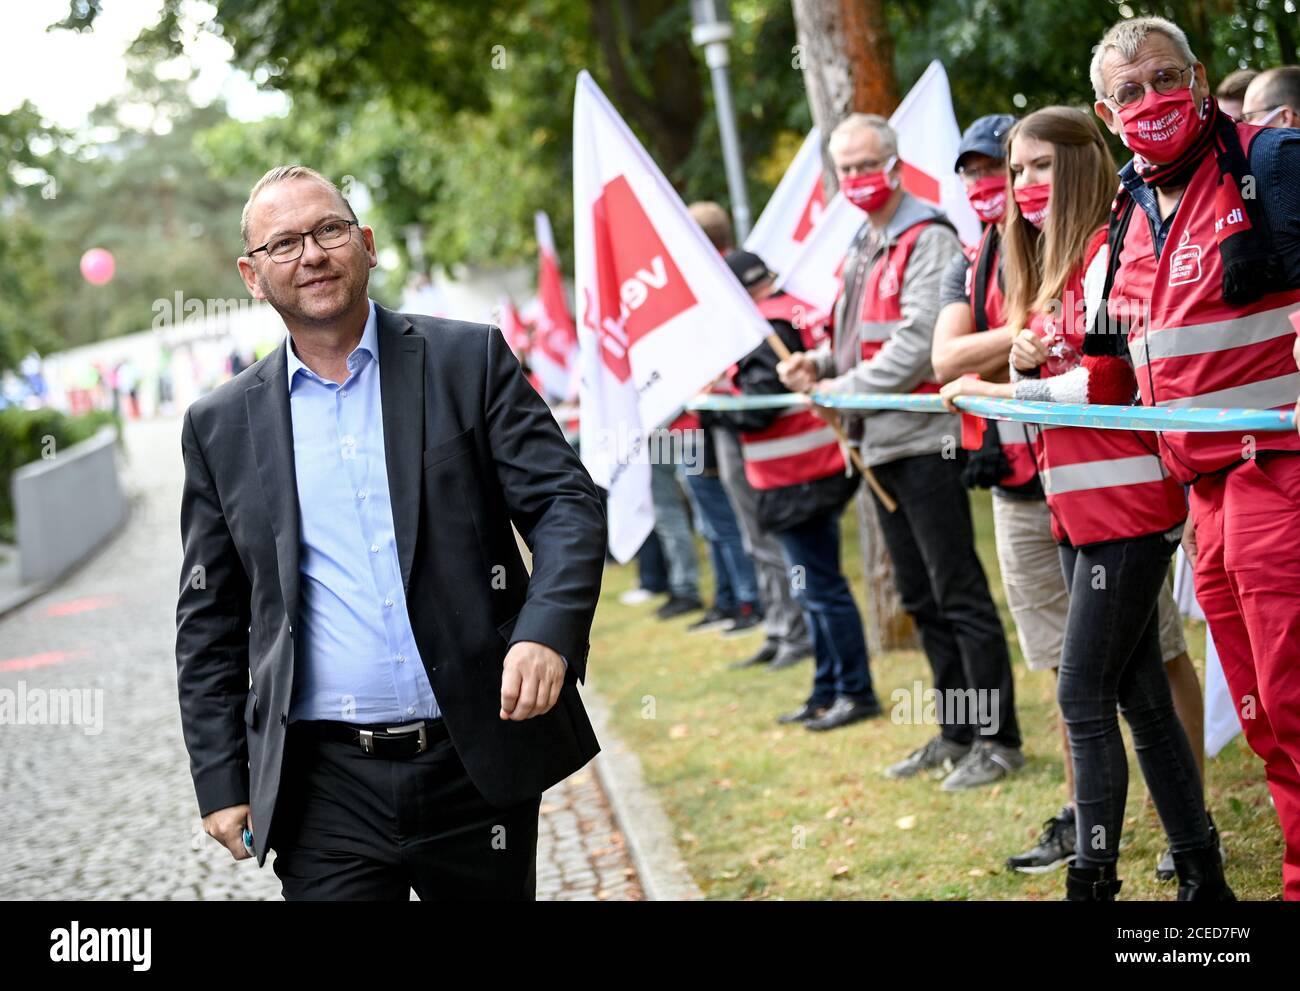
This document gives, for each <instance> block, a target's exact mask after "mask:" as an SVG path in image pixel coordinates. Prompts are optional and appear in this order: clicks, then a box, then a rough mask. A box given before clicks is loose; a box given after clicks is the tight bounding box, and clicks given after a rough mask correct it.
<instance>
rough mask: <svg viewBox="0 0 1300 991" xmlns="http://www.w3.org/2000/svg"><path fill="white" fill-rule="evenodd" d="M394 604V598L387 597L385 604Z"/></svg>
mask: <svg viewBox="0 0 1300 991" xmlns="http://www.w3.org/2000/svg"><path fill="white" fill-rule="evenodd" d="M392 604H393V600H392V599H385V600H384V605H386V606H391V605H392Z"/></svg>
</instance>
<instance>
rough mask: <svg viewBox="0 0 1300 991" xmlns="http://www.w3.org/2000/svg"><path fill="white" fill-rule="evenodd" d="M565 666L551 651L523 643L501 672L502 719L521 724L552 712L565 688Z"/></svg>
mask: <svg viewBox="0 0 1300 991" xmlns="http://www.w3.org/2000/svg"><path fill="white" fill-rule="evenodd" d="M564 673H565V664H564V658H562V657H561V656H560V655H559V654H557V653H556V652H555V651H553V650H551V648H550V647H547V646H545V645H544V644H540V643H533V642H532V641H530V640H520V641H519V642H518V643H517V644H515V645H514V646H513V647H511V648H510V650H509V651H508V652H507V653H506V662H505V669H504V670H503V671H502V672H501V718H502V719H511V720H514V721H516V722H520V721H522V720H525V719H531V718H533V716H541V715H544V714H545V713H547V712H550V711H551V708H552V707H553V706H554V705H555V703H556V701H557V700H558V699H559V697H560V689H561V688H563V687H564Z"/></svg>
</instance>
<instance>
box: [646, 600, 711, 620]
mask: <svg viewBox="0 0 1300 991" xmlns="http://www.w3.org/2000/svg"><path fill="white" fill-rule="evenodd" d="M703 608H704V603H703V602H701V601H700V600H699V599H696V598H693V597H688V596H684V595H674V596H672V597H671V598H669V600H668V601H667V602H665V603H664V604H663V605H662V606H660V607H659V608H658V609H656V610H655V615H656V616H658V617H659V618H660V619H676V618H677V617H678V616H685V615H686V614H687V613H688V612H695V611H696V610H698V609H703Z"/></svg>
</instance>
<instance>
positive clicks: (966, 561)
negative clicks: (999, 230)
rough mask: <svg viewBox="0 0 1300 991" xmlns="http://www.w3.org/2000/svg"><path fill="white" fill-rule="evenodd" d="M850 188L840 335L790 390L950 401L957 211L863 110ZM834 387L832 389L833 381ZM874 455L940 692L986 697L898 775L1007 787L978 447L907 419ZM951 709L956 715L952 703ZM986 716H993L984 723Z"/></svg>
mask: <svg viewBox="0 0 1300 991" xmlns="http://www.w3.org/2000/svg"><path fill="white" fill-rule="evenodd" d="M829 151H830V156H831V159H832V160H833V161H834V163H835V173H836V176H837V177H838V179H839V182H840V191H841V192H842V193H843V194H844V196H845V197H846V198H847V199H848V200H849V201H850V202H852V203H854V204H856V205H857V206H858V207H860V208H861V209H862V210H864V211H865V212H866V215H867V216H866V223H864V224H863V225H862V228H861V230H860V231H859V232H858V234H857V235H856V236H855V237H854V239H853V242H852V244H851V245H850V247H849V252H848V255H847V256H846V257H845V259H844V268H843V284H842V286H841V289H840V295H839V298H838V299H837V300H836V303H835V310H834V320H835V337H834V345H833V349H832V345H831V344H829V343H828V344H824V345H823V346H822V347H821V348H820V349H819V350H817V351H814V352H802V353H799V354H796V355H794V356H792V357H791V358H790V359H788V360H787V361H784V362H782V363H781V365H780V367H779V372H780V375H781V380H782V381H783V382H784V383H785V385H786V388H789V389H794V390H796V391H801V392H808V391H812V390H813V389H816V390H817V391H819V392H845V393H852V392H899V393H938V391H939V383H938V381H937V380H936V379H935V374H934V369H933V368H932V367H931V364H930V350H931V344H932V341H933V337H934V324H935V320H936V319H937V318H938V313H939V287H940V282H941V281H942V278H943V274H944V272H945V271H946V270H947V268H948V266H949V264H950V263H951V262H952V260H953V259H954V258H956V257H957V256H958V255H960V254H961V242H960V241H959V240H958V239H957V235H956V233H955V232H954V230H953V228H952V225H951V224H950V223H949V221H948V218H947V217H945V216H944V214H943V213H942V212H941V211H940V210H938V209H936V208H935V207H932V206H930V205H928V204H926V203H923V202H921V201H920V200H919V199H916V198H915V197H913V196H911V195H910V194H908V193H907V192H906V191H905V190H904V189H903V186H902V163H901V162H900V161H899V158H898V138H897V136H896V135H895V134H894V130H893V128H891V127H890V126H889V122H888V121H886V120H885V119H884V118H883V117H879V116H876V115H874V114H850V115H849V116H848V117H846V118H845V119H844V120H843V121H842V122H841V123H840V124H839V126H838V127H836V128H835V130H834V131H833V132H831V136H830V142H829ZM819 380H820V381H819ZM855 426H860V429H861V440H862V458H863V461H864V462H865V463H866V465H867V466H868V467H870V468H871V469H872V470H873V471H874V473H875V475H876V477H877V480H878V481H879V483H880V484H881V485H882V486H883V487H884V489H885V490H886V491H887V492H889V493H890V494H891V495H892V496H893V497H894V499H895V500H896V501H897V503H898V508H897V509H896V510H895V511H893V512H890V511H888V510H887V509H886V508H885V506H884V504H883V503H881V502H880V500H879V499H878V498H877V497H876V496H875V495H874V494H871V495H868V494H866V492H865V490H864V491H863V493H862V494H861V495H860V496H859V503H858V507H859V511H860V514H861V515H862V517H863V518H865V514H866V513H867V512H870V511H871V508H870V506H871V503H873V502H874V503H875V512H876V513H877V515H878V517H879V519H880V526H881V530H882V531H883V533H884V537H885V543H886V545H887V546H888V548H889V555H890V557H891V558H892V559H893V563H894V578H895V581H896V583H897V585H898V592H899V596H900V598H901V599H902V601H903V608H904V609H905V610H907V612H908V613H910V614H911V615H912V617H913V618H914V619H915V620H916V624H917V627H918V628H919V630H920V634H921V643H922V646H923V647H924V648H925V654H926V658H927V659H928V660H929V662H930V668H931V671H932V672H933V677H934V687H935V689H936V690H937V691H939V692H942V693H944V697H945V698H951V697H957V696H951V695H949V694H947V693H949V692H961V693H965V695H966V697H969V698H974V699H977V700H979V704H978V705H972V706H970V707H968V708H969V709H973V710H977V712H968V713H967V715H966V718H958V719H951V720H949V721H947V722H943V723H942V724H941V725H940V727H939V729H940V732H939V733H938V734H937V735H936V736H935V737H934V738H933V739H932V740H930V741H929V742H928V743H926V744H925V745H924V746H922V747H920V748H919V749H917V750H915V751H913V752H912V753H911V754H909V755H908V756H907V757H906V758H905V759H903V760H902V761H899V762H898V763H897V764H894V765H893V766H891V767H890V768H889V769H888V770H887V771H886V774H888V775H889V776H890V777H893V778H906V777H913V776H915V775H918V774H922V773H930V772H932V771H934V770H936V769H939V768H944V769H948V768H951V773H949V774H948V775H947V777H946V778H945V779H944V782H943V784H942V786H941V787H942V788H943V790H945V791H955V790H958V789H963V788H973V787H977V786H979V785H987V784H990V783H992V782H994V781H997V780H999V779H1001V778H1003V777H1005V776H1006V775H1008V774H1011V773H1013V772H1015V771H1017V770H1019V769H1020V768H1021V767H1022V766H1024V762H1025V759H1024V756H1023V755H1022V754H1021V752H1020V728H1019V726H1018V724H1017V722H1016V710H1015V699H1014V694H1013V692H1014V688H1013V683H1012V678H1011V657H1010V653H1009V652H1008V650H1007V640H1006V633H1005V631H1004V630H1003V628H1002V621H1001V619H1000V618H999V617H998V612H997V608H996V607H995V606H994V605H993V598H992V596H991V595H990V594H989V586H988V578H987V576H986V575H985V574H984V567H983V565H982V564H980V559H979V556H978V555H977V554H976V553H975V535H974V529H973V527H972V525H971V512H970V500H969V497H968V495H967V493H966V488H965V486H964V485H963V484H962V480H961V473H962V465H963V463H964V461H965V452H964V451H962V450H960V448H959V446H958V425H957V421H956V418H955V417H954V416H950V415H936V414H933V413H905V412H898V411H893V410H888V411H877V412H871V413H868V414H866V415H865V416H862V417H861V418H860V419H859V420H858V421H857V422H856V423H855ZM941 708H942V707H941ZM981 716H983V717H986V718H984V719H982V720H981V718H980V717H981Z"/></svg>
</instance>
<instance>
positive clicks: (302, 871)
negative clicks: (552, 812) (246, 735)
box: [271, 723, 541, 901]
mask: <svg viewBox="0 0 1300 991" xmlns="http://www.w3.org/2000/svg"><path fill="white" fill-rule="evenodd" d="M280 782H281V783H280V797H279V799H278V800H277V804H276V819H275V824H274V826H273V827H272V836H271V848H272V849H273V850H274V851H275V861H274V867H275V873H276V875H277V876H278V877H279V878H280V883H281V885H282V886H283V891H284V897H285V900H286V901H314V900H340V901H343V900H366V901H381V900H382V901H407V900H409V899H410V893H411V889H412V888H414V889H415V893H416V894H417V895H419V897H420V900H421V901H436V900H440V899H454V900H458V901H463V900H474V899H495V900H515V901H530V900H532V899H533V898H534V897H535V896H536V887H537V885H536V877H537V874H536V865H537V816H538V809H539V806H540V803H541V796H540V795H539V796H538V797H537V798H535V799H530V800H528V801H525V802H522V803H520V804H519V805H516V806H511V807H510V808H506V809H500V808H497V807H495V806H493V805H489V804H488V802H487V801H486V800H485V799H484V798H483V796H482V795H481V794H480V793H479V791H478V789H477V788H475V787H474V784H473V782H471V781H470V779H469V776H468V775H467V774H466V773H465V767H464V765H463V764H461V761H460V758H459V757H458V756H457V754H456V750H455V748H454V747H453V746H452V743H451V740H450V738H448V737H447V736H446V735H445V734H439V735H438V736H437V738H436V739H431V741H430V746H429V749H428V750H426V751H425V752H424V753H422V754H417V755H415V756H414V757H410V758H406V759H400V760H392V759H387V758H383V757H372V756H370V755H368V754H366V753H365V752H363V751H362V750H361V748H360V747H359V746H356V745H354V744H350V743H343V742H335V741H326V740H319V739H316V738H314V737H313V736H312V735H311V734H310V733H309V732H303V731H302V728H301V725H300V724H297V723H292V724H290V726H289V737H288V742H287V744H286V750H285V765H284V770H283V773H282V775H281V779H280Z"/></svg>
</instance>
